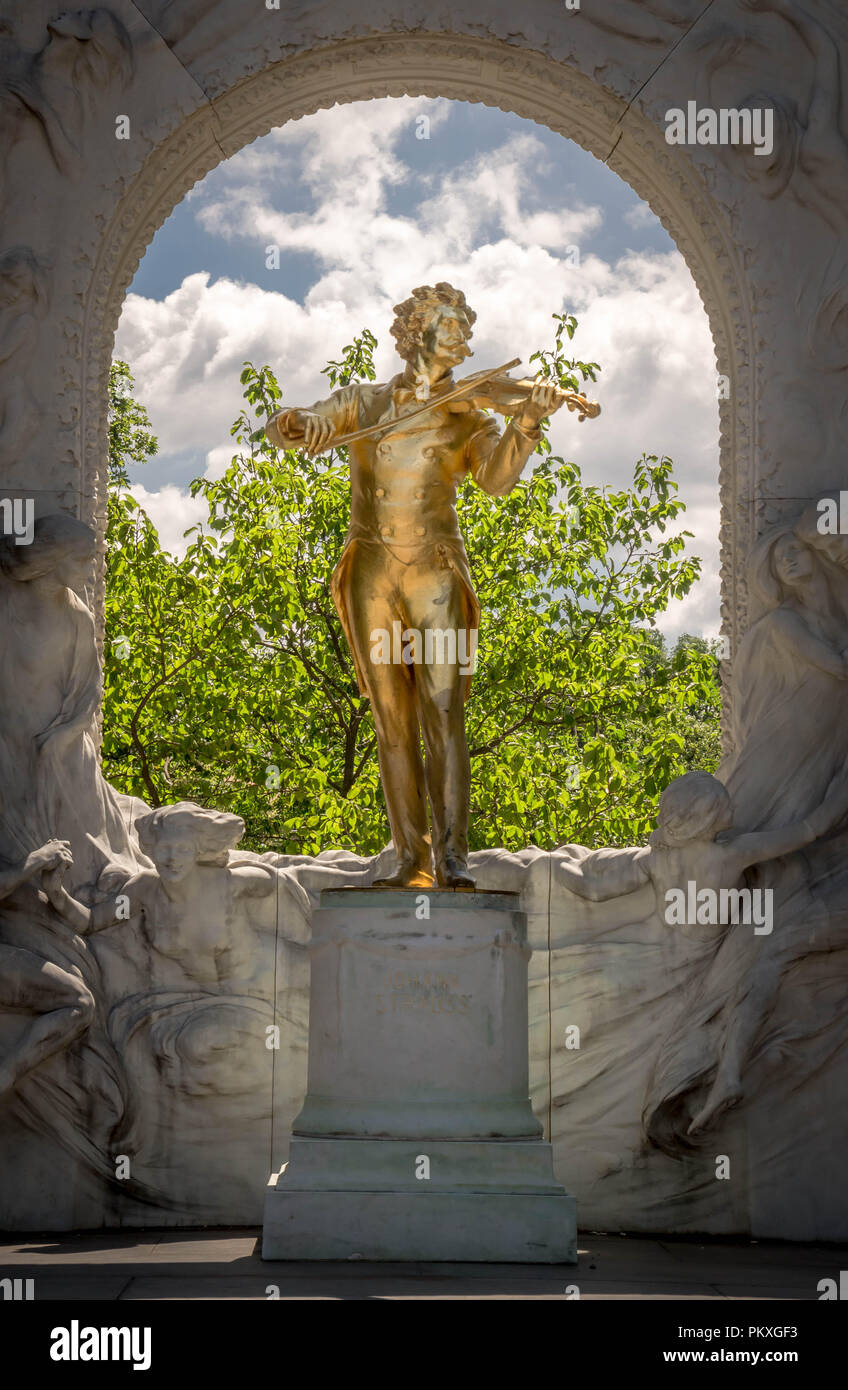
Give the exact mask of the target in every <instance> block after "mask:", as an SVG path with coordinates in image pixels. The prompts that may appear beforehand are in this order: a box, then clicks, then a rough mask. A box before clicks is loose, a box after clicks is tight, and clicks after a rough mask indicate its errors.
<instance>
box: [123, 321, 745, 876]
mask: <svg viewBox="0 0 848 1390" xmlns="http://www.w3.org/2000/svg"><path fill="white" fill-rule="evenodd" d="M555 317H556V319H557V325H558V326H557V330H556V338H555V343H554V346H553V348H552V349H551V350H547V351H545V352H543V353H539V354H536V355H534V360H536V361H537V362H538V363H539V368H538V369H539V370H541V371H542V372H543V374H544V375H545V376H547V377H550V378H552V379H555V380H558V381H560V382H561V383H562V384H563V385H567V386H568V387H570V388H572V389H573V388H575V387H579V386H580V385H581V384H582V382H584V381H586V380H589V379H591V380H594V379H595V374H596V372H597V371H598V370H599V368H598V366H597V364H596V363H581V362H578V361H576V360H570V359H566V358H565V356H564V349H563V334H567V337H568V339H569V341H570V339H571V338H572V337H573V333H574V328H575V327H576V322H575V320H574V319H573V318H572V317H571V316H564V315H563V316H555ZM375 346H376V342H375V339H374V338H373V336H372V335H371V334H370V333H368V332H367V330H365V331H363V333H362V334H361V335H360V336H359V337H358V338H356V339H355V340H354V342H353V343H351V344H348V345H347V346H346V347H345V348H344V349H343V352H342V357H341V360H339V361H337V362H331V363H329V364H328V366H327V367H326V368H325V372H326V374H327V376H328V377H329V380H330V384H331V386H335V385H337V384H344V383H345V382H346V381H352V380H374V367H373V360H372V354H373V349H374V347H375ZM241 382H242V387H243V395H244V401H245V404H244V408H243V410H242V412H241V414H240V416H239V418H238V420H237V421H236V422H235V424H234V425H233V429H232V434H233V437H234V440H235V443H236V446H237V453H236V454H235V455H234V457H233V459H232V462H231V464H230V466H229V468H228V469H227V471H226V473H225V474H224V476H223V477H222V478H220V479H216V480H209V479H198V480H196V481H195V482H194V483H193V484H192V492H193V494H194V495H195V496H198V495H199V496H201V497H202V498H203V500H204V502H205V503H206V506H207V509H208V515H207V519H206V521H205V522H204V523H203V524H202V525H201V526H199V527H195V528H192V532H191V533H187V534H190V535H191V540H190V544H189V548H188V551H187V553H186V555H185V556H184V558H183V559H181V560H177V559H175V558H174V557H172V556H171V555H169V554H167V553H165V552H163V551H162V549H161V547H160V545H159V542H158V537H157V535H156V532H155V529H154V527H153V526H152V524H151V522H150V521H149V519H148V518H147V516H146V515H145V514H144V512H143V510H142V509H141V508H140V507H139V506H138V504H137V503H136V502H135V501H134V500H133V499H132V497H131V496H130V495H129V493H128V492H127V491H126V489H125V487H123V486H122V483H123V482H124V480H125V477H126V474H125V470H124V469H123V460H124V459H125V458H128V457H135V455H134V454H133V453H132V448H133V447H138V448H144V450H145V456H147V455H148V454H149V453H151V452H153V450H152V449H148V448H146V446H145V445H144V444H143V443H142V441H143V440H144V439H148V440H149V436H147V435H145V434H144V430H145V427H146V416H145V415H144V413H143V411H141V410H140V408H137V409H139V411H140V413H139V414H138V415H133V414H132V412H129V411H128V412H126V414H125V415H124V417H123V418H124V420H127V421H129V422H130V426H129V436H127V434H126V433H125V434H123V435H116V436H115V440H116V447H118V448H119V450H120V451H121V452H120V454H119V457H118V458H116V459H113V460H112V477H113V480H114V483H115V486H114V487H113V489H112V492H111V497H110V510H109V529H108V536H107V542H108V572H107V633H108V640H107V647H106V663H105V678H106V695H105V717H104V747H103V762H104V770H105V772H106V775H107V776H108V777H109V779H110V780H111V781H112V782H113V783H114V784H115V785H116V786H118V787H120V788H122V789H123V790H126V791H128V792H133V793H135V794H137V795H140V796H142V797H144V798H145V800H147V801H148V802H149V803H150V804H152V805H158V804H161V803H163V802H167V801H172V800H176V799H178V798H182V797H185V798H191V799H193V800H197V801H200V802H202V803H204V804H206V805H211V806H218V807H220V808H222V809H228V810H231V811H234V812H236V813H237V814H239V815H241V816H243V817H244V819H245V821H246V823H247V827H248V833H247V835H246V837H245V841H244V843H245V845H246V846H249V847H251V848H259V849H271V848H273V849H277V850H280V851H284V852H287V853H308V854H312V853H316V852H317V851H319V850H320V849H324V848H328V847H330V846H342V847H348V848H351V849H356V850H358V851H359V852H361V853H370V852H373V851H376V850H378V849H380V848H381V847H382V846H383V845H384V844H385V843H386V842H387V840H388V837H389V831H388V826H387V822H386V818H385V811H384V808H383V802H382V795H381V792H380V787H379V771H378V766H377V758H376V743H375V736H374V728H373V722H372V719H371V714H370V709H369V706H368V702H367V701H366V700H363V699H362V698H361V697H360V695H359V692H358V690H357V687H356V681H355V677H354V672H353V666H352V663H351V660H350V657H349V654H348V651H347V647H346V644H345V640H344V636H343V633H342V631H341V627H340V625H339V622H338V618H337V616H336V613H335V610H334V608H333V604H332V601H331V599H330V595H329V590H328V582H329V578H330V575H331V573H332V570H333V567H334V566H335V564H336V562H337V561H338V558H339V555H340V554H341V550H342V545H343V542H344V536H345V532H346V527H347V515H348V491H349V484H348V476H347V467H348V461H347V455H346V451H345V450H344V449H343V448H342V449H338V450H335V451H334V452H332V453H330V454H329V455H327V456H326V457H324V458H321V459H309V458H308V457H307V456H306V455H305V454H304V453H302V452H300V451H297V450H289V451H279V450H276V449H275V448H273V447H272V446H271V445H269V444H268V442H267V440H266V439H265V436H264V432H263V426H264V422H265V420H266V419H267V416H268V414H269V413H270V412H271V411H273V410H274V409H276V408H277V407H278V404H279V402H280V401H281V391H280V387H279V385H278V383H277V381H276V378H275V377H274V374H273V372H272V371H271V370H270V368H268V367H263V368H259V369H257V368H256V367H254V366H253V365H252V364H251V363H246V364H245V367H244V370H243V372H242V374H241ZM113 409H114V407H113ZM113 418H116V417H113ZM587 428H588V427H587ZM133 430H136V431H139V432H140V436H139V435H133V433H132V431H133ZM128 438H129V443H128V442H127V441H128ZM133 440H135V443H133ZM153 447H154V448H155V441H154V442H153ZM532 462H533V471H532V473H531V476H529V477H527V478H525V479H522V480H521V482H520V483H519V484H518V486H517V487H516V488H515V489H514V491H513V492H512V493H511V494H510V495H509V496H508V497H505V498H499V499H495V498H491V497H488V496H487V495H486V494H484V493H482V492H481V491H480V490H479V489H477V488H476V487H474V486H473V484H471V483H470V482H469V483H466V484H465V485H463V487H462V488H461V489H460V494H459V499H458V505H459V511H460V523H461V526H462V529H463V532H464V534H465V536H466V543H467V548H468V552H469V555H470V557H471V564H472V570H473V573H474V579H475V585H476V588H477V592H478V594H479V597H480V600H481V603H482V608H483V618H482V625H481V631H480V659H479V665H478V669H477V673H476V675H475V677H474V682H473V686H472V693H471V699H470V700H469V703H468V706H467V721H468V739H469V746H470V750H471V758H472V847H473V848H482V847H484V846H489V845H505V846H507V847H509V848H513V849H515V848H519V847H522V846H524V845H527V844H531V843H535V844H538V845H540V846H542V847H551V846H553V845H556V844H560V843H564V842H568V841H573V842H580V843H583V844H587V845H604V844H626V843H638V842H639V841H641V840H642V839H644V837H645V835H646V833H647V831H648V829H649V827H650V825H651V823H652V820H653V816H654V814H655V810H656V802H657V798H658V796H659V793H660V791H661V790H662V788H663V787H664V786H665V785H666V783H667V782H668V781H670V780H671V778H672V777H674V776H676V775H678V774H679V773H681V772H683V771H685V770H687V768H689V767H692V766H705V767H707V768H710V769H711V768H714V767H715V765H716V763H717V760H718V733H717V730H718V714H719V703H720V701H719V690H718V663H717V660H716V657H715V654H714V653H713V652H712V651H710V649H709V646H708V644H706V643H704V642H703V641H702V640H701V639H695V638H685V639H681V641H680V642H679V643H678V645H677V647H676V648H675V650H674V652H673V653H671V654H669V653H667V652H666V650H665V646H664V643H663V641H662V638H661V637H660V635H659V634H658V632H657V630H656V628H655V627H654V626H653V624H654V622H655V619H656V617H657V616H658V615H659V614H661V613H662V612H663V610H664V609H665V607H666V606H667V604H668V602H669V600H671V599H672V598H679V597H682V596H683V595H684V594H686V593H687V592H688V590H689V589H690V587H691V585H692V583H693V582H694V581H695V579H696V578H697V576H698V573H699V562H698V561H697V560H696V559H692V558H690V557H687V556H686V555H685V553H684V547H685V540H684V537H685V536H686V535H689V534H690V533H688V532H684V533H683V534H682V535H679V534H669V533H668V528H669V526H670V524H671V523H673V522H675V521H676V519H677V518H678V517H679V515H680V513H681V512H682V510H683V504H682V503H681V502H680V501H679V499H678V498H677V488H676V484H675V483H674V481H673V479H672V464H671V461H670V460H669V459H667V458H657V457H656V456H643V457H642V458H641V459H640V460H639V461H638V463H637V464H636V465H635V469H634V475H633V485H632V487H631V488H629V489H624V490H615V489H611V488H597V487H590V486H586V485H585V484H584V483H583V481H582V479H581V476H580V472H579V470H578V469H577V468H576V466H575V465H574V464H572V463H569V462H566V461H565V460H564V459H562V458H560V457H558V456H556V455H554V454H553V453H552V451H551V448H550V444H549V442H548V440H547V437H546V436H543V440H542V442H541V444H540V446H539V448H538V450H537V454H536V456H535V457H534V459H533V461H532Z"/></svg>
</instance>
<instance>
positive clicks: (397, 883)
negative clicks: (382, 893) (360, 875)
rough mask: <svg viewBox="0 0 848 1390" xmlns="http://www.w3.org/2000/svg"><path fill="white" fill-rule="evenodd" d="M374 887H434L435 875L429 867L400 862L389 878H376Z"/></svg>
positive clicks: (372, 885)
mask: <svg viewBox="0 0 848 1390" xmlns="http://www.w3.org/2000/svg"><path fill="white" fill-rule="evenodd" d="M371 887H372V888H432V887H433V875H432V874H431V873H430V872H429V870H428V869H420V868H419V867H418V865H417V864H406V863H401V864H398V866H397V868H396V869H395V871H394V873H393V874H389V876H388V877H387V878H375V880H374V882H373V883H372V884H371Z"/></svg>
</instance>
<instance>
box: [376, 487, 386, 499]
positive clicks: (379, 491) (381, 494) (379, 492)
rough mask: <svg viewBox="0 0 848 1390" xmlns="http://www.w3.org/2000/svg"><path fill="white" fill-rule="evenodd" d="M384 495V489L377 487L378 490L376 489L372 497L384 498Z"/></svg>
mask: <svg viewBox="0 0 848 1390" xmlns="http://www.w3.org/2000/svg"><path fill="white" fill-rule="evenodd" d="M385 495H386V489H385V488H384V487H378V488H377V491H376V492H375V493H374V496H375V497H385Z"/></svg>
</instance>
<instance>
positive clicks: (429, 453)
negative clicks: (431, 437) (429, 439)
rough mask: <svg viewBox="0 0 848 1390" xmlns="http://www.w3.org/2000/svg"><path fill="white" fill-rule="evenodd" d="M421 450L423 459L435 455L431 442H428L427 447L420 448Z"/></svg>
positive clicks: (431, 457)
mask: <svg viewBox="0 0 848 1390" xmlns="http://www.w3.org/2000/svg"><path fill="white" fill-rule="evenodd" d="M421 452H422V454H423V455H424V458H425V459H434V458H435V457H436V450H435V449H434V448H433V446H432V444H428V445H427V448H426V449H422V450H421Z"/></svg>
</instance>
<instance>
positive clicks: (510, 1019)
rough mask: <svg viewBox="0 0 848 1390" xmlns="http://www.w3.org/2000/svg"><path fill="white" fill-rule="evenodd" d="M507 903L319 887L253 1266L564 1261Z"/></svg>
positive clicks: (562, 1201)
mask: <svg viewBox="0 0 848 1390" xmlns="http://www.w3.org/2000/svg"><path fill="white" fill-rule="evenodd" d="M518 903H519V898H518V894H517V893H453V892H449V891H443V890H431V891H429V892H426V893H425V892H418V891H404V890H397V891H395V890H389V889H340V890H331V891H325V892H324V893H322V895H321V907H320V909H319V910H318V911H317V912H316V913H315V914H314V918H313V936H312V945H311V948H310V950H311V988H310V1014H309V1076H308V1090H307V1096H306V1101H305V1103H304V1106H303V1110H302V1111H301V1113H300V1115H299V1116H298V1118H297V1120H296V1121H295V1124H294V1129H293V1138H292V1144H291V1151H290V1155H289V1161H288V1163H287V1164H286V1165H285V1166H284V1167H283V1168H282V1169H281V1170H280V1172H279V1173H278V1174H273V1175H272V1177H271V1180H270V1183H269V1187H268V1194H267V1197H266V1202H265V1224H264V1233H263V1247H262V1253H263V1256H264V1257H265V1258H266V1259H291V1260H305V1259H316V1260H323V1259H345V1258H348V1257H350V1256H353V1255H359V1256H361V1257H362V1258H363V1259H371V1260H489V1261H522V1262H531V1261H533V1262H535V1261H538V1262H559V1261H562V1262H573V1261H574V1260H575V1259H576V1251H575V1239H576V1218H575V1205H574V1199H573V1198H572V1197H569V1196H568V1195H567V1194H566V1192H565V1191H564V1189H563V1188H562V1187H561V1186H560V1185H559V1183H557V1182H556V1180H555V1178H554V1174H553V1165H552V1155H551V1147H550V1145H549V1144H547V1143H545V1142H544V1141H543V1140H542V1138H541V1126H540V1125H539V1122H538V1120H536V1118H535V1117H534V1115H533V1112H532V1110H531V1107H530V1101H529V1097H528V1074H527V961H528V958H529V954H530V953H529V951H528V949H527V935H526V923H525V919H524V914H523V913H522V912H520V911H519V910H518Z"/></svg>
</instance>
